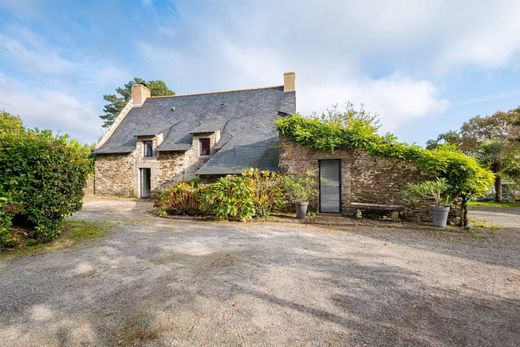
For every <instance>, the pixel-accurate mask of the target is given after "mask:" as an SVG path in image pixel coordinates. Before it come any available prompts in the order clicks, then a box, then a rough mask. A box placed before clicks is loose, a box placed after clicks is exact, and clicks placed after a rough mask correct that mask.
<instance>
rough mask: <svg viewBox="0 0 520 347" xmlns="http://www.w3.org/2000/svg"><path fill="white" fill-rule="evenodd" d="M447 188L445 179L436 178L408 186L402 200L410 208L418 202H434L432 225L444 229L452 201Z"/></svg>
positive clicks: (452, 198)
mask: <svg viewBox="0 0 520 347" xmlns="http://www.w3.org/2000/svg"><path fill="white" fill-rule="evenodd" d="M449 188H450V187H449V186H448V183H447V182H446V179H445V178H437V179H436V180H433V181H424V182H420V183H415V184H410V185H409V186H408V188H407V189H406V190H405V191H404V192H403V198H404V200H405V201H406V202H407V203H408V204H410V205H411V206H412V207H415V206H416V205H417V204H418V203H420V202H426V201H431V200H433V201H434V202H435V204H434V205H432V206H431V211H432V221H433V225H435V226H436V227H439V228H446V224H447V222H448V214H449V213H450V206H451V204H452V203H453V201H454V197H452V196H451V195H450V192H449Z"/></svg>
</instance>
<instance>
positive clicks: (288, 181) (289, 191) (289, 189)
mask: <svg viewBox="0 0 520 347" xmlns="http://www.w3.org/2000/svg"><path fill="white" fill-rule="evenodd" d="M284 190H285V194H286V196H287V199H288V200H289V201H291V202H309V201H311V200H313V199H315V198H316V196H317V193H318V191H317V188H316V177H315V176H314V175H313V173H312V171H307V172H304V173H301V174H299V175H287V176H285V177H284Z"/></svg>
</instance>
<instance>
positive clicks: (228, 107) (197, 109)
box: [94, 86, 296, 175]
mask: <svg viewBox="0 0 520 347" xmlns="http://www.w3.org/2000/svg"><path fill="white" fill-rule="evenodd" d="M279 112H283V113H288V114H290V113H294V112H296V96H295V92H286V93H284V91H283V86H278V87H269V88H259V89H249V90H237V91H229V92H216V93H206V94H194V95H179V96H172V97H157V98H154V97H152V98H148V99H147V100H146V101H145V103H144V104H143V105H142V106H141V107H134V108H132V109H131V110H130V112H129V113H128V114H127V115H126V117H125V118H124V119H123V121H122V122H121V124H119V126H118V127H117V129H116V130H115V131H114V133H113V134H112V136H111V137H110V138H109V139H108V141H107V142H106V143H104V144H103V145H102V146H101V147H100V148H98V149H97V150H95V151H94V153H95V154H112V153H130V152H132V151H133V150H134V149H135V146H136V141H137V136H150V135H156V134H159V133H163V135H164V140H163V142H162V143H161V144H160V145H159V146H158V148H157V150H158V151H159V152H164V151H186V150H188V149H190V148H191V146H192V136H193V135H192V134H194V133H204V132H214V131H215V130H217V129H220V130H221V138H220V140H219V142H218V143H217V144H215V149H216V150H218V151H217V153H216V154H214V155H213V156H212V157H211V158H210V159H209V160H208V161H207V162H206V163H205V164H204V165H203V166H202V167H201V168H200V169H199V171H198V172H197V174H199V175H221V174H233V173H240V172H242V171H243V170H244V169H246V168H249V167H257V168H259V169H265V170H273V171H275V170H277V169H278V156H279V153H278V131H277V130H276V126H275V125H274V121H275V120H276V118H277V116H278V113H279Z"/></svg>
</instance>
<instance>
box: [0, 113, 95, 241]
mask: <svg viewBox="0 0 520 347" xmlns="http://www.w3.org/2000/svg"><path fill="white" fill-rule="evenodd" d="M89 154H90V151H89V149H88V148H87V147H86V146H83V145H81V144H79V143H78V142H76V141H73V140H70V139H69V138H68V137H67V136H56V135H53V134H52V132H50V131H48V130H37V129H34V130H32V129H25V128H24V127H23V124H22V121H21V120H20V118H19V117H14V116H11V115H10V114H8V113H6V112H3V113H0V163H2V165H0V197H2V199H0V210H1V211H0V228H1V230H0V235H1V236H0V247H2V246H9V245H10V242H11V241H10V239H11V237H12V235H10V232H9V226H10V225H15V226H21V227H23V228H24V229H26V230H28V235H26V238H27V239H28V240H27V241H30V240H32V241H30V242H46V241H50V240H52V239H54V238H55V237H56V236H57V235H58V233H59V232H60V226H61V223H62V222H63V219H64V217H65V216H67V215H70V214H71V213H73V212H75V211H77V210H79V209H80V208H81V200H82V198H83V188H84V186H85V182H86V178H87V174H88V170H89Z"/></svg>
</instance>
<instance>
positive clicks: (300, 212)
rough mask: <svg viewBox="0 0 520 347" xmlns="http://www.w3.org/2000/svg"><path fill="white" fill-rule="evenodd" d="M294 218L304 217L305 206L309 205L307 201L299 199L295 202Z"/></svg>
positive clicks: (305, 212) (305, 213)
mask: <svg viewBox="0 0 520 347" xmlns="http://www.w3.org/2000/svg"><path fill="white" fill-rule="evenodd" d="M295 205H296V218H298V219H301V220H302V219H305V216H306V215H307V207H308V206H309V202H308V201H301V202H297V203H296V204H295Z"/></svg>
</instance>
